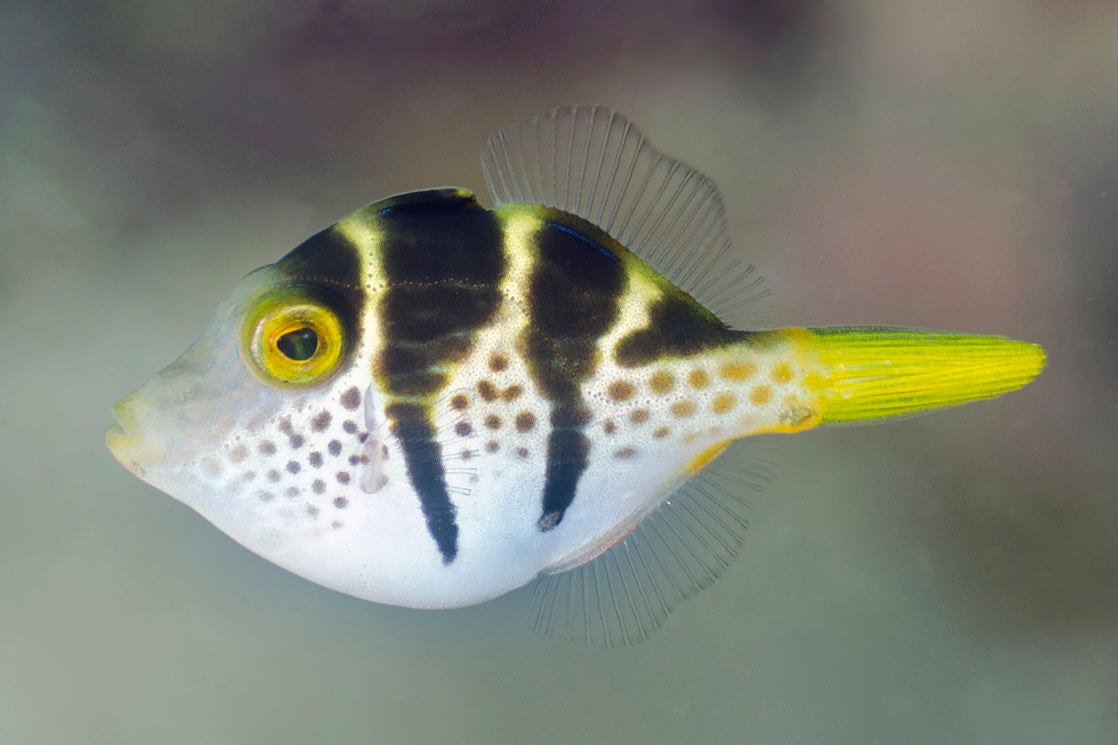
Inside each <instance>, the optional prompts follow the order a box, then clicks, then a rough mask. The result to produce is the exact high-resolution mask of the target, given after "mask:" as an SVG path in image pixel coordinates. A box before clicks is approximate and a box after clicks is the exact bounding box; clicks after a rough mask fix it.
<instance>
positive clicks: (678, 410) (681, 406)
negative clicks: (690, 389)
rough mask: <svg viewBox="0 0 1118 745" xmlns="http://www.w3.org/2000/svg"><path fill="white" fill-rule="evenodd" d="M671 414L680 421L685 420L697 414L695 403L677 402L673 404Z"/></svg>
mask: <svg viewBox="0 0 1118 745" xmlns="http://www.w3.org/2000/svg"><path fill="white" fill-rule="evenodd" d="M671 412H672V415H673V416H677V417H679V418H680V419H685V418H687V417H689V416H691V415H692V414H694V413H695V402H694V401H676V402H675V403H674V404H672V407H671Z"/></svg>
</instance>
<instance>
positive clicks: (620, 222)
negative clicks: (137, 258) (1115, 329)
mask: <svg viewBox="0 0 1118 745" xmlns="http://www.w3.org/2000/svg"><path fill="white" fill-rule="evenodd" d="M483 161H484V162H485V165H486V167H487V178H488V180H489V182H490V186H491V190H492V191H493V192H494V195H495V198H496V202H497V205H496V206H495V208H493V209H486V208H484V207H482V206H481V205H480V204H479V203H478V201H477V199H476V198H475V197H474V195H473V194H471V193H470V192H468V191H466V190H463V189H456V188H443V189H432V190H427V191H420V192H414V193H410V194H405V195H400V196H396V197H392V198H389V199H386V200H383V201H381V202H378V203H375V204H372V205H370V206H368V207H365V208H363V209H361V210H359V211H357V212H355V213H354V214H352V215H350V216H349V217H347V218H345V219H343V220H341V221H339V222H338V223H336V224H334V225H332V226H330V227H329V228H327V229H326V230H324V231H322V232H320V233H318V234H317V235H315V236H313V237H311V238H310V239H308V240H307V241H305V242H304V243H303V244H302V245H300V246H299V247H297V248H296V249H295V250H293V251H292V252H290V253H289V254H288V255H286V256H285V257H284V258H282V259H281V260H280V261H278V262H277V263H275V264H273V265H270V266H267V267H263V268H261V269H259V270H257V271H255V272H253V273H252V274H250V275H248V276H247V277H246V278H245V279H243V280H242V281H241V283H239V284H238V285H237V286H236V287H235V288H234V289H233V290H232V292H231V293H230V294H229V295H228V296H227V297H226V299H225V300H224V301H223V302H222V304H221V305H220V307H219V308H218V310H217V312H216V314H215V316H214V318H213V320H212V321H211V323H210V325H209V327H208V328H207V329H206V331H205V332H204V333H203V335H202V336H201V338H200V339H199V340H198V341H197V342H196V343H195V344H194V345H193V346H192V347H191V348H190V349H188V350H187V351H186V352H185V353H184V354H183V355H182V357H181V358H180V359H179V360H177V361H176V362H175V363H173V364H172V365H171V366H170V367H168V368H167V369H165V370H163V371H162V372H160V373H158V374H156V375H155V376H153V377H152V378H151V379H150V380H149V381H148V382H147V383H146V384H145V385H144V386H143V387H141V388H140V389H139V390H137V391H136V392H135V393H133V394H131V395H130V396H128V397H126V398H125V399H123V400H122V401H121V402H119V403H118V404H117V405H116V406H115V407H114V414H115V416H116V418H117V419H118V422H119V424H117V425H115V426H113V427H111V428H110V429H109V431H108V433H107V442H108V445H109V447H110V449H111V450H112V452H113V454H114V455H115V456H116V457H117V459H118V460H119V461H120V462H121V463H122V464H124V465H125V466H126V467H128V468H129V469H130V470H132V471H133V472H134V473H135V474H136V475H138V476H139V477H140V478H142V479H144V480H145V481H148V482H149V483H151V484H153V485H154V486H156V487H158V488H160V489H162V490H164V491H166V492H167V493H169V494H171V495H172V496H174V497H176V498H177V499H180V500H181V501H183V502H185V503H186V504H188V505H190V506H191V507H193V508H194V509H195V510H197V511H198V512H199V513H201V514H202V515H203V516H204V517H206V518H207V519H208V520H209V521H211V522H212V523H213V524H214V525H215V526H217V527H218V528H219V529H221V530H223V531H224V532H226V533H227V534H229V535H230V536H231V537H233V538H234V539H235V540H237V541H238V542H240V543H242V544H243V545H245V546H246V547H247V548H249V549H250V550H252V551H254V552H256V553H258V554H260V555H262V556H264V557H265V558H268V559H269V560H271V561H273V562H275V563H277V564H279V565H280V566H283V567H285V568H287V569H289V570H291V571H293V572H295V573H297V574H300V575H302V576H304V577H306V578H308V579H310V580H313V581H315V582H318V583H319V584H322V585H325V586H327V587H331V588H333V589H335V590H339V591H341V592H345V593H349V594H351V595H355V596H357V597H361V598H365V599H368V600H372V601H376V602H381V603H389V604H394V605H403V606H408V607H415V608H452V607H460V606H465V605H472V604H475V603H479V602H483V601H485V600H489V599H491V598H494V597H497V596H499V595H502V594H504V593H506V592H508V591H510V590H512V589H515V588H517V587H521V586H523V585H525V584H527V583H528V582H530V581H532V580H533V579H534V578H536V577H538V576H540V575H560V574H561V573H563V572H569V571H571V570H576V569H577V568H580V567H585V566H588V565H591V564H593V563H594V562H593V560H594V559H596V558H597V557H599V556H602V555H603V554H606V553H607V552H608V553H610V554H614V553H615V552H613V551H610V549H611V548H613V547H617V546H624V547H626V549H625V550H627V551H630V552H629V553H627V554H626V555H625V557H624V561H623V562H622V561H620V560H618V559H614V560H613V564H612V566H614V567H615V568H616V571H617V572H619V574H618V575H617V576H618V577H620V576H622V575H624V577H627V578H628V579H626V580H625V583H627V586H625V587H620V588H618V587H612V585H611V586H610V587H603V586H600V585H596V586H593V591H594V593H596V594H598V595H601V594H602V593H605V594H606V595H608V596H609V597H608V598H607V599H606V600H605V601H601V602H597V603H596V604H594V605H595V607H596V608H597V614H598V615H599V616H602V615H603V614H604V611H603V609H604V608H605V607H606V606H609V605H612V606H613V607H614V608H615V609H616V607H617V606H618V604H620V605H621V606H626V607H628V608H629V610H628V611H626V613H627V614H628V615H629V616H632V618H634V619H635V620H632V621H625V620H623V619H622V618H621V616H622V615H626V613H620V614H614V615H616V616H617V618H616V619H615V620H613V621H602V619H600V618H599V622H600V623H604V624H605V626H607V627H609V626H611V625H612V626H613V627H617V628H620V629H621V631H622V632H623V633H622V634H621V636H622V638H623V639H624V640H625V641H628V640H630V637H639V636H643V635H644V634H645V633H647V631H649V630H650V629H651V627H654V626H655V625H657V624H658V623H659V622H660V621H662V619H663V616H664V615H666V612H667V610H668V606H669V605H670V603H669V602H667V600H665V598H667V597H668V595H669V594H670V593H667V592H665V588H662V587H660V586H658V584H657V582H659V583H660V584H664V583H665V582H669V583H670V582H674V583H676V584H681V583H682V584H684V585H686V584H688V583H694V582H695V580H694V579H693V578H690V579H689V578H688V577H687V576H685V575H687V574H688V572H683V573H682V575H684V576H683V577H682V579H680V578H679V576H680V575H681V573H680V572H675V573H674V574H675V575H676V579H674V580H666V579H664V577H666V576H668V575H672V574H673V572H671V571H667V572H660V573H659V574H658V573H657V570H656V567H657V566H660V567H663V566H665V562H667V564H671V563H672V562H673V561H678V562H680V563H681V564H686V559H685V558H684V559H680V558H679V557H676V558H675V559H672V558H671V557H670V554H672V553H682V554H687V553H691V554H696V552H701V551H702V550H703V547H702V544H704V543H710V542H711V541H704V540H703V537H702V535H698V533H701V529H702V528H710V527H711V525H712V524H713V526H714V527H715V528H717V527H718V526H719V525H721V524H722V523H725V522H726V521H727V518H726V516H725V515H720V514H716V513H719V510H718V506H717V505H715V506H714V507H713V508H709V509H705V511H706V512H710V513H711V515H710V516H709V519H708V518H704V517H703V516H702V515H701V514H699V516H698V517H695V514H697V513H698V512H702V511H693V514H692V515H691V517H689V518H688V520H691V523H688V525H690V526H691V527H689V528H688V530H681V531H676V532H679V533H680V534H684V533H687V532H688V531H690V532H695V533H696V534H697V536H696V538H695V539H693V540H692V539H688V538H687V537H686V536H683V537H682V538H680V539H679V540H678V541H676V539H672V541H668V542H665V541H666V539H664V537H663V536H662V535H661V536H660V537H659V539H658V540H659V541H660V545H661V546H664V545H668V544H669V543H673V542H674V543H677V544H678V545H679V546H681V547H682V548H681V549H679V550H674V551H673V550H672V549H671V548H670V546H669V548H668V549H661V552H660V554H659V555H658V554H657V553H656V552H648V551H639V550H637V549H636V548H632V542H633V541H635V540H637V538H639V532H638V533H637V534H636V535H634V531H638V529H639V527H640V526H642V525H647V524H650V521H648V520H647V518H649V517H650V515H652V514H653V513H654V512H656V511H658V510H663V509H665V507H664V504H665V500H667V499H668V497H670V496H671V495H672V494H673V492H675V491H676V490H677V488H679V487H680V485H681V484H684V483H685V482H687V481H688V480H689V479H691V478H692V477H693V476H695V475H696V474H698V473H700V472H701V471H703V470H704V468H706V467H707V466H708V465H709V464H710V463H712V462H713V461H714V460H715V459H716V458H717V456H718V455H719V454H720V453H721V452H722V451H723V450H724V449H725V448H726V447H727V446H728V445H729V444H730V443H732V442H733V441H734V440H737V439H740V438H742V437H746V436H748V435H753V434H760V433H770V432H796V431H801V430H805V429H808V428H811V427H814V426H817V425H820V424H829V423H839V422H855V421H870V420H876V419H882V418H888V417H892V416H898V415H904V414H909V413H913V412H917V411H921V410H924V409H928V408H934V407H937V406H943V405H951V404H956V403H962V402H965V401H969V400H973V399H976V398H984V397H989V396H993V395H998V394H1000V393H1003V392H1006V391H1009V390H1013V389H1015V388H1018V387H1020V386H1022V385H1024V384H1025V383H1027V382H1028V381H1029V380H1031V379H1032V378H1033V377H1034V376H1035V375H1036V374H1037V373H1038V372H1039V371H1040V369H1041V367H1042V366H1043V363H1044V355H1043V352H1042V351H1041V350H1040V348H1039V347H1036V346H1035V345H1031V344H1026V343H1023V342H1016V341H1012V340H1008V339H1003V338H1000V337H986V336H973V335H961V334H950V333H940V332H928V331H919V330H911V329H896V328H888V327H845V328H842V327H840V328H823V329H778V330H767V331H743V330H737V329H733V328H730V327H728V326H727V325H726V324H725V323H723V322H722V321H721V320H720V319H719V318H718V317H717V316H716V315H715V314H714V313H712V312H711V311H710V310H708V309H707V308H706V307H704V306H703V305H701V304H700V303H699V302H698V301H696V300H695V299H694V298H693V297H692V296H691V295H690V294H688V293H687V292H685V291H684V290H683V289H681V288H680V287H679V286H677V285H676V284H674V283H673V282H671V281H669V280H668V279H667V278H666V277H665V276H663V275H662V274H660V273H659V272H657V271H656V270H654V269H653V268H652V267H651V266H650V265H649V264H648V263H646V261H645V260H644V259H643V258H641V256H644V257H648V256H650V255H660V256H661V257H663V258H665V260H666V261H667V262H668V263H669V264H672V262H673V261H674V269H675V274H676V275H677V276H678V277H680V278H688V277H690V279H691V280H692V286H693V287H700V288H701V287H706V288H708V289H711V288H713V289H715V290H718V289H719V288H720V287H721V290H720V291H721V293H722V296H723V297H727V296H729V295H732V294H733V293H734V292H735V285H734V283H735V282H740V277H741V276H742V273H741V272H738V273H737V274H735V273H734V272H730V271H726V270H727V269H728V268H729V267H730V265H729V264H726V263H725V262H726V248H727V247H728V242H727V241H726V240H725V236H724V232H725V227H724V222H723V220H722V214H721V204H720V201H719V199H718V195H717V190H716V189H714V187H713V185H712V184H711V183H710V182H709V180H707V179H706V178H705V177H703V176H702V175H701V174H699V173H698V172H696V171H694V170H693V169H690V168H689V167H687V166H685V165H683V164H681V163H679V162H678V161H674V160H671V159H669V158H667V157H666V156H663V155H661V154H660V153H658V152H656V151H655V150H654V149H652V148H651V146H649V145H648V144H647V141H646V140H644V138H643V136H641V135H640V133H639V132H638V131H637V130H636V129H635V128H634V127H632V125H631V124H629V123H628V122H627V121H626V120H625V119H624V118H623V117H620V116H619V115H616V114H613V113H611V112H608V111H606V110H604V109H599V108H594V107H575V108H570V109H559V110H555V111H553V112H550V113H548V114H545V115H541V117H537V118H536V119H533V120H529V122H527V123H525V124H522V125H519V126H518V127H514V128H510V129H507V130H502V131H501V132H500V133H498V134H497V135H495V137H494V138H493V139H492V140H491V143H490V148H489V150H488V151H487V153H486V155H485V156H483ZM638 254H639V255H638ZM697 260H703V261H706V260H710V263H709V265H704V264H700V263H698V262H697ZM739 289H741V288H739ZM743 291H744V290H743ZM668 525H669V528H670V524H668ZM695 525H697V526H699V527H698V528H695V527H694V526H695ZM711 529H714V528H711ZM661 532H663V531H661ZM667 532H671V530H668V531H667ZM730 532H731V533H733V532H734V531H732V530H731V531H730ZM630 549H631V550H630ZM666 555H669V556H667V557H666ZM696 555H697V554H696ZM657 577H659V580H658V579H657ZM623 584H624V583H623ZM587 586H588V587H589V586H590V585H587ZM676 589H677V590H678V592H677V594H681V595H686V594H688V588H686V587H684V588H676ZM583 594H584V595H585V594H586V593H583ZM552 595H553V596H552V597H550V598H549V599H546V600H545V601H544V602H545V606H547V607H546V608H545V614H546V617H547V619H553V617H554V615H555V613H556V610H555V608H554V607H552V606H553V605H554V604H556V603H560V602H565V601H562V599H558V600H557V599H556V598H557V597H558V595H559V593H552ZM634 598H635V599H634ZM583 605H584V606H585V605H586V604H585V603H583ZM634 605H639V606H641V608H640V609H635V610H634V608H633V607H632V606H634ZM586 611H587V608H586V607H583V608H582V609H581V611H580V612H586ZM563 612H567V611H563V610H560V611H559V613H563ZM606 615H608V614H606ZM548 622H549V623H550V621H548ZM634 626H635V627H636V628H635V629H633V628H631V627H634ZM607 636H608V637H610V638H611V639H613V635H612V632H607ZM614 640H615V639H614Z"/></svg>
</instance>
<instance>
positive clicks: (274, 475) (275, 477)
mask: <svg viewBox="0 0 1118 745" xmlns="http://www.w3.org/2000/svg"><path fill="white" fill-rule="evenodd" d="M268 480H269V481H279V480H280V472H279V471H277V470H276V469H274V468H273V469H271V470H270V471H268Z"/></svg>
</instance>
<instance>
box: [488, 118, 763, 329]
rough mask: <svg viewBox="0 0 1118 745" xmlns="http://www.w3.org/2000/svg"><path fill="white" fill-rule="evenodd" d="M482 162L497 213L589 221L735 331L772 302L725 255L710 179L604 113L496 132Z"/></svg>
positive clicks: (720, 213)
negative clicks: (760, 304) (545, 213)
mask: <svg viewBox="0 0 1118 745" xmlns="http://www.w3.org/2000/svg"><path fill="white" fill-rule="evenodd" d="M481 161H482V167H483V171H484V173H485V183H486V185H487V186H488V188H489V193H490V195H491V196H492V198H493V200H494V202H495V203H496V205H497V206H500V205H502V204H508V203H529V204H541V205H545V206H548V207H554V208H556V209H560V210H563V211H565V212H570V213H572V214H574V215H578V216H579V217H581V218H583V219H585V220H589V221H590V222H591V223H593V224H594V225H596V226H598V227H599V228H601V229H602V230H604V231H605V232H607V233H609V234H610V235H611V236H613V237H614V238H616V239H617V240H618V242H620V243H621V244H622V245H624V246H625V247H626V248H628V249H629V250H631V251H632V252H633V253H635V254H636V255H637V256H640V257H641V258H642V259H644V260H645V261H647V262H648V263H650V264H653V265H654V266H656V268H657V269H658V270H659V271H660V272H661V273H662V274H664V276H666V277H667V278H668V279H670V280H671V281H672V282H673V283H675V284H677V285H678V286H680V287H681V288H682V289H683V290H684V291H686V292H688V293H689V294H691V295H693V296H694V297H695V298H696V299H697V300H698V301H699V302H700V303H702V304H703V305H705V306H707V307H708V308H710V310H711V311H712V312H713V313H715V314H716V315H718V316H720V317H723V319H724V320H728V321H730V322H731V323H732V324H733V325H738V326H741V325H745V321H747V320H748V316H750V315H754V314H756V312H757V310H758V308H756V307H751V308H750V311H751V312H750V313H744V310H745V308H746V306H754V305H755V301H757V300H761V299H763V298H765V297H767V296H768V292H767V290H765V289H764V288H763V287H761V285H760V278H759V277H755V276H753V267H752V266H751V265H746V264H743V263H742V262H741V261H739V260H738V259H736V258H735V257H734V255H733V252H732V251H731V247H730V240H729V237H728V235H729V231H728V229H727V226H726V218H725V211H724V209H723V206H722V197H721V196H720V194H719V192H718V188H717V187H716V186H715V185H714V182H713V181H711V180H710V179H709V178H708V177H707V176H705V175H703V174H702V173H701V172H699V171H698V170H696V169H694V168H692V167H691V166H689V165H687V164H685V163H683V162H681V161H678V160H675V159H673V158H670V157H668V156H666V155H664V154H663V153H661V152H659V151H658V150H656V149H655V148H654V147H652V145H651V144H650V143H649V142H648V140H647V139H646V138H645V137H644V135H643V134H641V132H640V130H638V129H637V127H636V126H634V125H633V124H632V123H631V122H630V121H629V120H628V119H626V118H625V117H623V116H622V115H620V114H618V113H616V112H614V111H611V110H610V109H607V108H605V107H602V106H588V105H583V106H568V107H562V108H557V109H552V110H551V111H548V112H546V113H543V114H540V115H539V116H536V117H533V118H531V119H528V120H527V121H525V122H522V123H520V124H517V125H514V126H511V127H506V128H504V129H501V130H499V131H497V132H496V133H495V134H493V135H492V136H491V137H490V138H489V142H488V146H487V147H486V150H485V152H483V153H482V156H481ZM731 314H733V317H730V316H731Z"/></svg>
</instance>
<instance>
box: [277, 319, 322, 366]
mask: <svg viewBox="0 0 1118 745" xmlns="http://www.w3.org/2000/svg"><path fill="white" fill-rule="evenodd" d="M276 349H278V350H279V351H280V353H281V354H283V356H284V357H286V358H287V359H289V360H292V361H293V362H306V361H307V360H309V359H310V358H311V357H313V356H314V353H315V352H316V351H318V332H317V331H315V330H314V329H313V328H311V327H310V326H304V327H303V328H300V329H295V330H294V331H288V332H287V333H286V334H284V335H283V336H281V337H280V338H278V339H276Z"/></svg>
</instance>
